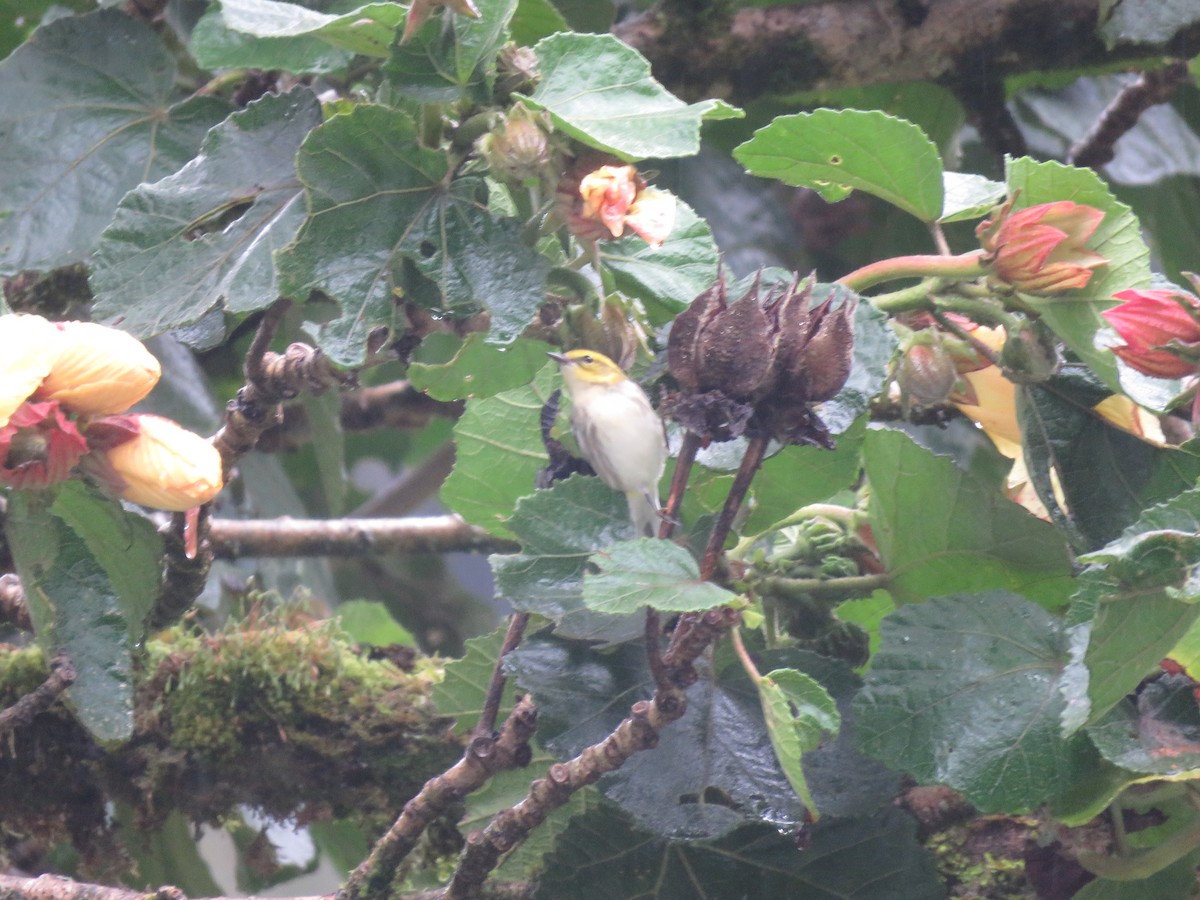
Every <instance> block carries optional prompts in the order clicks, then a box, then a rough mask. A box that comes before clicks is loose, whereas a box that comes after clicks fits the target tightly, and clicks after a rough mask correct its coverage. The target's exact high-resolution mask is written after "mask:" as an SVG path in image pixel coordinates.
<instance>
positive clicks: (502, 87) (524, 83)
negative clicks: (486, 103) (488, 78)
mask: <svg viewBox="0 0 1200 900" xmlns="http://www.w3.org/2000/svg"><path fill="white" fill-rule="evenodd" d="M537 82H538V58H537V54H536V53H534V52H533V50H532V49H531V48H529V47H519V46H517V45H516V44H511V43H510V44H505V45H504V46H503V47H501V48H500V52H499V53H498V54H497V55H496V87H495V89H494V94H495V98H496V101H497V102H498V103H501V104H503V103H507V102H508V99H509V98H510V97H511V96H512V95H513V94H516V93H521V94H529V93H532V92H533V89H534V87H536V86H537Z"/></svg>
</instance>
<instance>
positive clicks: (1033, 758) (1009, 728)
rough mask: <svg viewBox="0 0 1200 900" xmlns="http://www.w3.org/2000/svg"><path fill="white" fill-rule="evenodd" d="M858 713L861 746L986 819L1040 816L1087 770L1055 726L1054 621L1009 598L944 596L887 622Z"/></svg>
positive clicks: (1059, 704)
mask: <svg viewBox="0 0 1200 900" xmlns="http://www.w3.org/2000/svg"><path fill="white" fill-rule="evenodd" d="M881 640H882V645H881V647H880V650H879V652H878V653H877V654H876V656H875V658H874V659H873V660H872V662H871V670H870V671H869V672H868V673H867V676H866V683H865V685H864V687H863V690H862V692H861V693H860V694H859V696H858V698H857V699H856V700H855V702H854V709H855V711H856V712H857V713H858V730H859V739H860V746H861V747H862V749H863V750H864V752H866V753H868V754H869V755H871V756H873V757H875V758H876V759H879V760H880V761H881V762H883V763H884V764H885V765H888V766H890V767H892V768H894V769H898V770H900V771H904V772H909V773H911V774H912V775H913V776H914V777H915V778H917V779H918V781H920V782H921V783H923V784H945V785H948V786H950V787H952V788H954V789H955V790H957V791H961V792H962V793H963V794H965V795H966V796H967V798H968V799H969V800H970V801H971V803H973V804H974V805H975V806H976V807H978V808H979V809H980V810H981V811H983V812H999V811H1003V812H1019V811H1023V810H1028V809H1032V808H1033V807H1035V806H1037V805H1038V804H1040V803H1042V802H1044V801H1045V800H1046V799H1048V798H1049V797H1051V796H1053V795H1054V794H1056V793H1058V792H1060V791H1061V790H1062V789H1063V788H1064V787H1065V785H1067V784H1069V783H1070V782H1071V781H1072V780H1073V778H1074V777H1075V775H1076V773H1077V771H1078V770H1079V769H1081V768H1082V764H1083V763H1084V762H1085V761H1086V751H1087V741H1086V739H1084V738H1082V736H1078V735H1077V736H1076V737H1074V738H1071V739H1064V738H1062V737H1061V736H1060V733H1059V717H1060V715H1061V713H1062V711H1063V709H1064V707H1065V703H1066V701H1065V700H1064V698H1063V696H1062V692H1061V690H1060V681H1061V678H1062V670H1063V667H1064V665H1065V664H1066V661H1067V639H1066V635H1065V633H1064V630H1063V628H1062V626H1061V625H1060V624H1059V622H1058V620H1056V619H1054V618H1052V617H1051V616H1050V615H1049V614H1048V613H1046V611H1045V610H1043V609H1042V608H1041V607H1039V606H1037V605H1036V604H1033V603H1031V602H1029V601H1028V600H1025V599H1024V598H1022V597H1019V596H1017V595H1015V594H1011V593H1007V592H1005V591H990V592H988V593H983V594H959V595H955V596H950V597H937V598H935V599H933V600H929V601H927V602H926V603H921V604H917V605H912V606H906V607H902V608H900V609H898V610H896V612H894V613H892V614H891V615H889V616H888V617H887V618H886V619H884V620H883V625H882V627H881Z"/></svg>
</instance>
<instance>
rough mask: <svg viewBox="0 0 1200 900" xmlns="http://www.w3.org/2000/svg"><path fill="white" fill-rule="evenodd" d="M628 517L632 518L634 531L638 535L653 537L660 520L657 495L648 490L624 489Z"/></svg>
mask: <svg viewBox="0 0 1200 900" xmlns="http://www.w3.org/2000/svg"><path fill="white" fill-rule="evenodd" d="M625 500H626V502H627V503H628V504H629V518H630V519H632V520H633V528H634V532H635V533H636V534H637V536H638V537H654V536H656V535H657V534H658V523H659V520H660V517H659V514H658V511H659V509H660V508H661V507H660V506H659V505H658V497H656V496H655V495H654V494H652V493H650V492H649V491H626V492H625Z"/></svg>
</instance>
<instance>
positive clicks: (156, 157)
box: [0, 10, 229, 272]
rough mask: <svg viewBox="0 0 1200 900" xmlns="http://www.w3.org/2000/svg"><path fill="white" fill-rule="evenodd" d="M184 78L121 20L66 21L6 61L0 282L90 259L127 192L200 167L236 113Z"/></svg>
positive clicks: (0, 133) (134, 26) (0, 77)
mask: <svg viewBox="0 0 1200 900" xmlns="http://www.w3.org/2000/svg"><path fill="white" fill-rule="evenodd" d="M175 74H176V70H175V63H174V60H173V58H172V56H171V54H170V53H169V52H168V50H167V49H166V48H165V47H164V46H163V45H162V44H161V43H160V42H159V40H158V38H157V37H156V36H155V34H154V32H153V31H152V30H151V29H150V27H149V26H148V25H146V24H144V23H143V22H141V21H139V20H137V19H135V18H133V17H131V16H127V15H125V14H124V13H121V12H118V11H117V10H101V11H99V12H96V13H91V14H89V15H86V16H76V17H68V18H63V19H57V20H56V21H54V22H51V23H50V24H49V25H47V26H45V27H44V28H39V29H38V30H37V32H35V34H34V35H33V37H32V38H31V39H30V40H29V41H28V42H27V43H25V44H23V45H21V46H20V47H18V48H17V49H16V50H14V51H13V52H12V55H10V56H9V57H8V58H7V59H5V60H3V61H2V62H0V97H4V104H3V108H2V109H0V271H2V272H18V271H22V270H25V269H51V268H55V267H57V266H63V265H67V264H69V263H74V262H78V261H80V260H82V259H84V258H85V257H86V256H87V253H88V251H89V250H90V249H91V247H92V244H93V242H94V241H95V240H96V237H97V236H98V235H99V234H100V231H101V230H102V229H103V228H104V226H105V225H107V224H108V223H109V220H110V219H111V218H112V214H113V210H115V209H116V208H117V204H118V202H120V200H121V197H122V196H124V194H125V192H126V191H128V190H130V189H131V188H134V187H136V186H137V185H138V183H139V182H142V181H155V180H157V179H159V178H162V177H163V176H164V175H168V174H170V173H171V172H174V171H175V170H176V169H178V168H179V167H180V166H182V165H183V164H184V163H185V162H187V161H188V160H189V159H191V158H192V156H193V155H194V154H195V152H196V149H197V148H198V147H199V146H200V141H201V139H202V138H203V137H204V133H205V132H206V131H208V129H209V128H210V127H212V126H213V125H215V124H217V123H218V122H219V121H221V119H223V118H224V117H225V115H226V114H227V113H228V112H229V108H228V107H227V106H226V105H225V104H224V103H222V102H221V101H219V100H215V99H213V98H210V97H198V98H193V99H190V100H188V99H186V97H185V95H184V94H182V93H178V92H177V91H176V90H175Z"/></svg>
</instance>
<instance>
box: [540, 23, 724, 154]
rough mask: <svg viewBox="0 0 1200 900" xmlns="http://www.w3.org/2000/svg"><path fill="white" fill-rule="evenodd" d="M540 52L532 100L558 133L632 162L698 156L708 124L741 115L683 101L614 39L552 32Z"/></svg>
mask: <svg viewBox="0 0 1200 900" xmlns="http://www.w3.org/2000/svg"><path fill="white" fill-rule="evenodd" d="M533 49H534V52H535V53H536V54H537V57H538V68H539V70H540V71H541V76H542V77H541V81H539V82H538V86H537V89H536V90H535V91H534V92H533V94H532V95H530V96H529V97H526V98H524V99H525V102H526V103H528V104H529V105H530V106H532V107H534V108H535V109H544V110H547V111H548V112H549V113H550V116H551V118H552V119H553V121H554V127H555V128H557V129H558V130H560V131H563V132H565V133H566V134H568V135H570V136H571V137H573V138H575V139H576V140H578V141H582V142H583V143H585V144H587V145H589V146H591V147H595V148H597V149H599V150H604V151H606V152H608V153H612V154H615V155H616V156H619V157H620V158H622V159H625V160H630V161H632V160H637V159H646V158H649V157H655V158H659V159H665V158H668V157H675V156H693V155H695V154H696V153H698V152H699V151H700V123H701V121H703V120H704V119H733V118H740V117H741V116H742V111H741V110H740V109H737V108H736V107H732V106H729V105H728V104H726V103H723V102H722V101H720V100H705V101H703V102H701V103H693V104H690V105H689V104H686V103H684V102H683V101H682V100H680V99H679V98H678V97H675V96H674V95H672V94H671V93H669V92H668V91H667V90H666V89H665V88H664V87H663V86H662V85H661V84H659V83H658V82H657V81H655V80H654V78H652V77H651V75H650V63H649V61H648V60H647V59H646V58H645V57H644V56H642V55H641V54H640V53H638V52H637V51H636V50H634V49H633V48H632V47H630V46H629V45H627V44H623V43H621V42H620V41H619V40H617V38H615V37H613V36H612V35H611V34H570V33H560V34H553V35H551V36H550V37H548V38H545V39H543V40H541V41H538V43H537V46H535V47H534V48H533Z"/></svg>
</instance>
